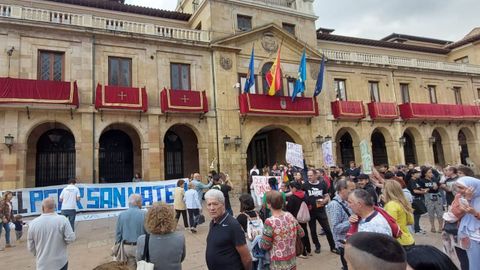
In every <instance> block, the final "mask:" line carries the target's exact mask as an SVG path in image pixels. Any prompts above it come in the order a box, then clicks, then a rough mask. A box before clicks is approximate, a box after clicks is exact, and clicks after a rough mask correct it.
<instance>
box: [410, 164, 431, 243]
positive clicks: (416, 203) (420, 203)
mask: <svg viewBox="0 0 480 270" xmlns="http://www.w3.org/2000/svg"><path fill="white" fill-rule="evenodd" d="M408 174H409V175H410V181H409V182H408V190H410V192H411V193H412V195H413V202H412V207H413V210H414V211H413V219H414V225H413V227H414V229H415V233H421V234H425V231H424V230H422V229H421V228H420V217H421V216H422V214H424V213H425V212H426V211H427V208H426V206H425V193H427V192H428V189H427V188H426V187H425V183H424V182H423V180H422V179H420V171H418V170H416V169H411V170H410V171H409V172H408Z"/></svg>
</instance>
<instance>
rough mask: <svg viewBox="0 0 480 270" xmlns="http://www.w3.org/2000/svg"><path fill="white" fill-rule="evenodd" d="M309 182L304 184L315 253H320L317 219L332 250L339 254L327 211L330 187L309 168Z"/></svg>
mask: <svg viewBox="0 0 480 270" xmlns="http://www.w3.org/2000/svg"><path fill="white" fill-rule="evenodd" d="M307 177H308V182H306V183H305V184H303V190H304V191H305V193H306V196H307V197H306V202H307V205H308V208H309V209H310V221H309V222H308V225H309V227H310V232H311V236H312V241H313V243H314V244H315V253H317V254H318V253H320V242H319V241H318V235H317V221H318V223H320V226H322V228H323V231H324V232H325V235H326V236H327V240H328V244H329V246H330V251H331V252H333V253H337V254H339V252H338V250H337V249H336V248H335V241H334V240H333V235H332V231H331V230H330V225H329V223H328V217H327V213H326V211H325V205H327V204H328V203H329V202H330V196H329V195H328V187H327V184H326V183H325V181H323V179H322V180H320V181H319V180H318V178H317V176H316V173H315V170H309V171H308V172H307Z"/></svg>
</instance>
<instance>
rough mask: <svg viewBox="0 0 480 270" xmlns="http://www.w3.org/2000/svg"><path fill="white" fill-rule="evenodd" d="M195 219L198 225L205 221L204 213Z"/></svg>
mask: <svg viewBox="0 0 480 270" xmlns="http://www.w3.org/2000/svg"><path fill="white" fill-rule="evenodd" d="M194 219H195V223H197V224H198V225H200V224H203V223H205V216H204V215H202V214H199V215H198V216H195V217H194Z"/></svg>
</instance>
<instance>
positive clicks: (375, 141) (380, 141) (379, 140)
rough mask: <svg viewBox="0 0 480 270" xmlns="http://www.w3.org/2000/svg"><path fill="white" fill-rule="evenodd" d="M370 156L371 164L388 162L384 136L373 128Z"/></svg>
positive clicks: (376, 164)
mask: <svg viewBox="0 0 480 270" xmlns="http://www.w3.org/2000/svg"><path fill="white" fill-rule="evenodd" d="M371 140H372V157H373V165H375V166H378V165H381V164H388V154H387V147H386V145H385V137H384V136H383V134H382V133H381V132H380V131H378V130H375V131H374V132H373V133H372V138H371Z"/></svg>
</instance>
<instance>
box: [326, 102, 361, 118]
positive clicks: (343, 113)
mask: <svg viewBox="0 0 480 270" xmlns="http://www.w3.org/2000/svg"><path fill="white" fill-rule="evenodd" d="M331 106H332V114H333V117H335V119H363V118H365V109H364V107H363V102H362V101H342V100H337V101H332V103H331Z"/></svg>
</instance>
